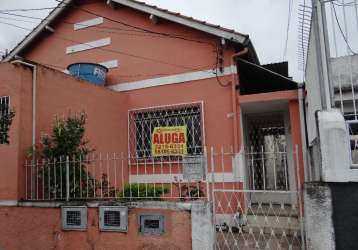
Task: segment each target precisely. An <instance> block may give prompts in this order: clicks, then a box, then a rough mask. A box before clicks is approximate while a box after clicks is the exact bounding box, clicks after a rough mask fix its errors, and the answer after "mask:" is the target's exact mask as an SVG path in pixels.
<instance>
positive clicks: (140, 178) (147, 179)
mask: <svg viewBox="0 0 358 250" xmlns="http://www.w3.org/2000/svg"><path fill="white" fill-rule="evenodd" d="M129 178H130V182H132V183H175V182H178V181H182V182H183V183H185V181H186V180H184V179H183V174H143V175H133V174H131V175H130V177H129ZM212 179H213V178H212V173H211V172H209V173H208V176H207V178H206V180H207V181H209V182H212V181H213V180H212ZM214 179H215V183H220V182H221V183H227V182H229V183H232V182H242V181H243V180H242V179H241V178H238V177H236V176H234V175H233V173H231V172H224V173H214Z"/></svg>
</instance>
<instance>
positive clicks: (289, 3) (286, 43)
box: [282, 0, 293, 60]
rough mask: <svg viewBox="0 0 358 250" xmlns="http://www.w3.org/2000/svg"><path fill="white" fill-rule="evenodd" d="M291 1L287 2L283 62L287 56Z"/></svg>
mask: <svg viewBox="0 0 358 250" xmlns="http://www.w3.org/2000/svg"><path fill="white" fill-rule="evenodd" d="M292 4H293V3H292V0H289V1H288V17H287V29H286V41H285V49H284V52H283V59H282V60H285V58H286V56H287V47H288V36H289V31H290V23H291V15H292Z"/></svg>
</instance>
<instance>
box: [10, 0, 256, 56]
mask: <svg viewBox="0 0 358 250" xmlns="http://www.w3.org/2000/svg"><path fill="white" fill-rule="evenodd" d="M77 2H78V1H75V0H63V1H62V2H61V3H60V4H59V5H58V7H56V8H55V9H54V10H53V11H52V12H50V14H49V15H48V16H47V17H46V18H45V19H44V20H43V21H42V22H41V23H40V24H39V25H38V26H37V27H36V28H35V29H34V30H33V31H32V32H31V33H30V34H28V35H27V36H26V37H25V38H24V39H23V41H21V42H20V43H19V44H18V45H17V46H16V47H15V48H14V49H13V50H12V51H11V52H10V54H9V55H8V56H7V57H6V58H5V59H4V61H9V60H11V59H12V58H14V56H15V55H19V54H20V53H21V52H22V51H23V50H24V49H26V48H27V47H28V46H30V45H31V43H32V42H33V41H34V40H35V39H36V38H37V37H39V36H40V35H41V34H42V33H43V32H45V31H46V30H48V29H51V28H49V27H50V25H52V24H53V22H55V21H58V19H59V18H61V15H62V14H63V13H64V12H66V11H68V9H70V8H76V9H81V7H80V6H78V5H77ZM82 2H86V1H82ZM107 4H108V5H111V6H114V5H119V6H126V7H128V8H132V9H135V10H137V11H141V12H143V13H146V14H149V15H150V17H155V18H160V19H163V20H167V21H171V22H174V23H177V24H180V25H183V26H186V27H190V28H193V29H196V30H198V31H201V32H203V33H207V34H210V35H213V36H216V37H218V38H220V39H225V40H227V41H229V42H232V43H234V44H236V45H237V46H240V47H243V46H245V47H249V54H250V58H251V60H253V62H255V63H259V61H258V58H257V55H256V52H255V49H254V47H253V46H252V43H251V41H250V39H249V37H248V36H247V35H243V34H241V33H238V32H235V31H234V30H229V29H225V28H223V27H220V26H218V25H213V24H208V23H206V22H202V21H199V20H196V19H193V18H191V17H186V16H183V15H181V14H179V13H174V12H170V11H168V10H165V9H161V8H158V7H156V6H151V5H148V4H145V3H142V2H138V1H134V0H108V1H107ZM88 13H90V12H88ZM93 14H97V16H101V15H103V18H105V19H107V20H109V21H111V19H110V18H106V16H105V15H104V14H103V13H94V12H93ZM112 21H116V20H113V19H112Z"/></svg>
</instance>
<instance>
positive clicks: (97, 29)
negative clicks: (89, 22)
mask: <svg viewBox="0 0 358 250" xmlns="http://www.w3.org/2000/svg"><path fill="white" fill-rule="evenodd" d="M2 14H5V15H9V16H17V17H24V18H29V19H35V20H42V18H37V17H30V16H24V15H18V14H12V13H0V15H2ZM0 19H5V20H14V21H18V22H24V23H34V24H38V23H39V22H33V21H29V20H22V19H16V18H10V17H1V16H0ZM63 23H64V24H67V25H74V24H75V23H73V22H68V21H63ZM87 29H88V31H91V32H98V33H106V34H115V35H128V36H146V37H153V38H169V39H175V38H173V37H163V36H160V35H155V34H148V33H147V32H142V31H139V30H129V29H121V28H115V27H109V26H101V27H97V26H90V27H87ZM108 30H110V31H108ZM112 30H114V31H112ZM117 30H120V31H126V32H117Z"/></svg>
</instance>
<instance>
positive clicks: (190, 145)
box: [128, 103, 203, 160]
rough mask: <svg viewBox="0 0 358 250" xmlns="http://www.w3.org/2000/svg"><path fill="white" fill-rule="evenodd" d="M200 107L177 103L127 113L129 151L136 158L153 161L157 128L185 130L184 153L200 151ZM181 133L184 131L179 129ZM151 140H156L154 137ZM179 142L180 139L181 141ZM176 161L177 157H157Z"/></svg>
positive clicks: (200, 105)
mask: <svg viewBox="0 0 358 250" xmlns="http://www.w3.org/2000/svg"><path fill="white" fill-rule="evenodd" d="M202 124H203V121H202V104H201V103H191V104H180V105H170V106H160V107H154V108H148V109H138V110H132V111H130V112H129V128H128V129H129V151H130V154H131V156H132V157H136V158H137V159H143V160H145V159H153V158H157V157H156V156H155V155H153V149H152V146H153V132H154V131H155V130H158V128H176V127H178V128H179V127H181V128H185V144H186V148H185V153H186V155H198V154H202V152H203V132H202V127H203V126H202ZM183 131H184V130H183ZM154 139H157V140H158V138H156V137H154ZM182 139H183V138H182ZM160 140H163V141H164V140H165V141H166V142H168V144H169V142H170V140H174V141H175V140H179V141H180V140H181V139H180V137H175V136H173V137H170V136H168V137H165V138H164V137H163V138H160ZM163 158H164V159H166V160H178V159H180V158H181V157H180V156H178V155H170V153H168V154H167V155H161V157H160V159H163Z"/></svg>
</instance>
